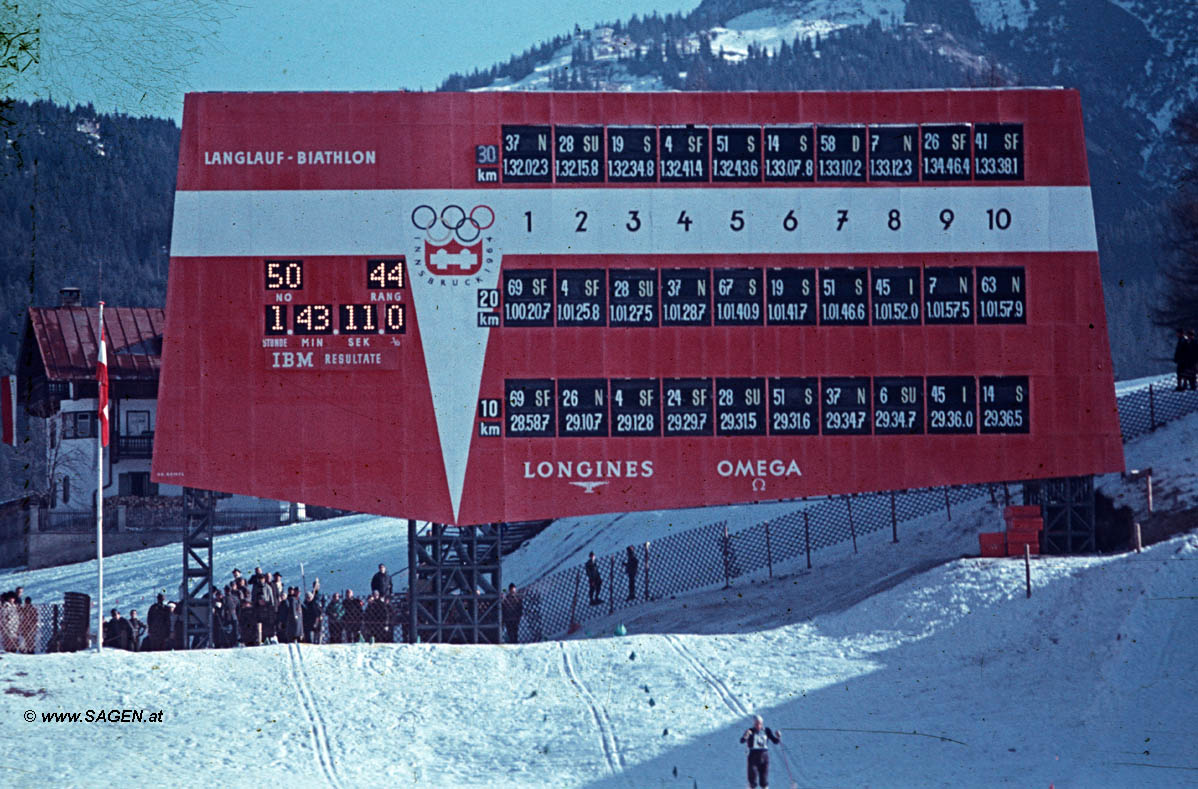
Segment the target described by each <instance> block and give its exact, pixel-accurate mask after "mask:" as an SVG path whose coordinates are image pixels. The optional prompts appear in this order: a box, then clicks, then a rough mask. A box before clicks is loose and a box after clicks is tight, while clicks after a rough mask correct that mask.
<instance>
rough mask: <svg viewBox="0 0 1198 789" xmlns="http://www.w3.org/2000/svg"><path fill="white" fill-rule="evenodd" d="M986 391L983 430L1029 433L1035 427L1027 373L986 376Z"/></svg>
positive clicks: (983, 382)
mask: <svg viewBox="0 0 1198 789" xmlns="http://www.w3.org/2000/svg"><path fill="white" fill-rule="evenodd" d="M979 386H980V388H981V391H982V412H981V419H980V422H981V431H982V432H983V433H1027V432H1029V430H1030V429H1031V421H1032V419H1031V410H1030V409H1029V407H1028V381H1027V376H1025V375H1024V376H1018V375H1016V376H1008V377H986V376H983V377H982V378H981V380H980V381H979Z"/></svg>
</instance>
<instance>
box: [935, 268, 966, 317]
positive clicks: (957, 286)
mask: <svg viewBox="0 0 1198 789" xmlns="http://www.w3.org/2000/svg"><path fill="white" fill-rule="evenodd" d="M923 293H924V323H930V324H935V323H973V269H970V268H925V269H924V270H923Z"/></svg>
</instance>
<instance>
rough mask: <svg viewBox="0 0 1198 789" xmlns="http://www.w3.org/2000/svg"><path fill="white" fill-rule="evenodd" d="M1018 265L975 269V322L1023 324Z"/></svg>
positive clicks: (1022, 285)
mask: <svg viewBox="0 0 1198 789" xmlns="http://www.w3.org/2000/svg"><path fill="white" fill-rule="evenodd" d="M1026 276H1027V274H1026V272H1025V271H1024V269H1023V267H1022V266H1005V267H1001V268H997V267H996V268H988V267H984V266H979V267H978V269H977V285H978V287H977V290H978V323H1027V302H1026V300H1025V297H1024V292H1025V291H1026V290H1027V288H1026V287H1025V286H1026V285H1027V281H1026Z"/></svg>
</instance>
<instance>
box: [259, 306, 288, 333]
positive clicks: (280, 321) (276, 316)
mask: <svg viewBox="0 0 1198 789" xmlns="http://www.w3.org/2000/svg"><path fill="white" fill-rule="evenodd" d="M262 333H263V334H266V335H271V334H286V333H287V305H286V304H267V305H266V324H265V326H264V328H263V330H262Z"/></svg>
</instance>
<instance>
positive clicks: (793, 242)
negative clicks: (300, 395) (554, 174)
mask: <svg viewBox="0 0 1198 789" xmlns="http://www.w3.org/2000/svg"><path fill="white" fill-rule="evenodd" d="M422 204H423V205H429V206H432V207H434V208H435V209H436V210H438V211H440V210H441V209H442V208H443V207H445V206H447V205H451V204H453V205H459V206H461V207H462V208H464V209H465V210H466V211H470V210H471V209H472V208H473V207H474V206H476V205H487V206H490V207H491V208H492V209H493V210H494V213H495V224H494V225H493V226H492V227H491V228H490V229H488V230H487V231H486V233H485V235H488V236H492V237H494V238H495V239H496V240H497V241H498V242H499V243H501V244H502V247H503V252H504V253H505V254H537V253H541V254H571V253H572V254H646V253H654V254H687V253H691V254H736V253H779V252H781V253H815V254H836V253H885V252H915V253H920V252H1066V251H1069V252H1073V251H1082V252H1093V251H1096V250H1097V248H1098V243H1097V239H1096V237H1095V233H1094V212H1093V206H1092V203H1091V199H1090V188H1089V187H1085V186H989V187H967V186H956V187H910V188H893V187H860V188H829V187H824V188H805V189H779V188H760V187H759V188H736V189H724V188H719V189H716V188H706V189H691V188H686V189H676V188H670V189H618V188H607V189H561V188H555V189H464V190H448V189H446V190H416V189H411V190H364V191H352V190H327V191H321V190H312V191H202V192H188V191H182V192H177V193H176V194H175V215H174V227H173V231H172V235H171V255H172V256H175V257H233V256H264V255H338V254H344V255H352V254H390V253H395V252H397V251H405V250H408V249H410V247H411V243H412V239H413V238H414V237H415V236H418V235H421V233H420V231H418V230H417V229H416V228H415V227H414V226H413V225H412V220H411V216H412V211H413V209H415V208H416V207H417V206H419V205H422ZM946 209H947V210H949V211H951V212H952V214H953V221H952V224H951V225H950V226H949V227H948V228H947V229H946V228H945V226H944V224H943V223H942V220H941V217H942V215H943V216H945V217H947V214H943V212H944V211H945V210H946ZM1000 209H1005V211H1006V212H1009V217H1010V225H1009V227H1008V228H1007V229H1005V230H1002V229H998V228H995V227H992V226H991V223H992V222H998V221H999V220H1000V219H1002V218H1005V216H1006V215H1004V216H1003V217H999V216H998V213H997V212H999V210H1000ZM734 210H740V211H742V212H743V218H744V223H745V224H744V228H743V229H742V230H741V231H740V232H734V231H733V230H732V229H731V224H732V212H733V211H734ZM840 210H847V211H848V221H847V222H844V223H843V224H842V225H841V227H840V229H839V230H837V225H838V224H840V223H839V222H838V217H839V214H838V212H839V211H840ZM580 211H585V212H586V215H587V216H586V225H585V226H586V231H585V232H577V226H578V223H579V221H580V219H581V216H580V214H579V213H578V212H580ZM630 211H637V212H639V218H640V221H641V226H640V229H639V230H638V231H637V232H630V231H629V230H628V228H627V227H626V224H627V223H628V222H629V221H630V214H629V212H630ZM683 211H685V212H686V216H687V217H689V218H690V219H692V220H693V221H692V223H691V225H690V229H689V230H687V229H686V228H685V226H684V225H683V224H679V222H678V220H679V218H680V216H681V213H682V212H683ZM891 211H898V214H897V215H895V221H891V216H892V215H891ZM526 212H531V214H532V232H528V227H527V221H528V220H527V217H526V215H525V214H526ZM791 212H793V216H794V217H795V218H796V219H797V226H796V227H795V229H794V230H793V231H788V230H787V229H786V228H785V227H784V220H785V218H786V217H787V215H788V214H790V213H791ZM988 212H994V213H988ZM896 224H897V225H898V229H897V230H896V229H892V226H893V225H896Z"/></svg>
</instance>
